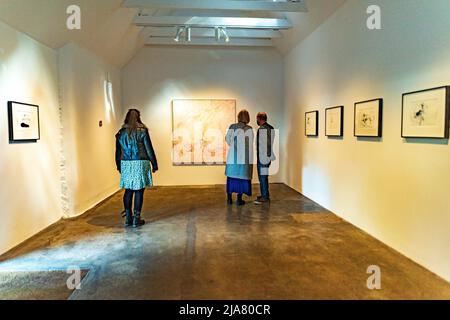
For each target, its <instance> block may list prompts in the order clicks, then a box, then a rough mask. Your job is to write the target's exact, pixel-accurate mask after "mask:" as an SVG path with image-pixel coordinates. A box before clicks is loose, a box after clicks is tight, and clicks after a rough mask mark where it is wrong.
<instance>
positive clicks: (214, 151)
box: [172, 99, 236, 166]
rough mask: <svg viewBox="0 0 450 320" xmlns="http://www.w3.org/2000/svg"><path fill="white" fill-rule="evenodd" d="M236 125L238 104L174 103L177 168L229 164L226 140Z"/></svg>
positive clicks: (209, 102)
mask: <svg viewBox="0 0 450 320" xmlns="http://www.w3.org/2000/svg"><path fill="white" fill-rule="evenodd" d="M235 122H236V100H214V99H207V100H196V99H194V100H173V102H172V129H173V132H172V148H173V149H172V150H173V164H174V165H178V166H180V165H185V166H186V165H188V166H189V165H190V166H195V165H197V166H198V165H224V164H226V160H227V158H226V157H227V151H228V145H227V143H226V142H225V136H226V134H227V130H228V128H229V126H230V125H231V124H233V123H235Z"/></svg>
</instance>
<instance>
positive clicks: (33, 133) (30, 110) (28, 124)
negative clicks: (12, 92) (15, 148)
mask: <svg viewBox="0 0 450 320" xmlns="http://www.w3.org/2000/svg"><path fill="white" fill-rule="evenodd" d="M8 120H9V141H10V142H36V141H38V140H39V139H40V138H41V137H40V127H39V106H36V105H33V104H27V103H21V102H15V101H9V102H8Z"/></svg>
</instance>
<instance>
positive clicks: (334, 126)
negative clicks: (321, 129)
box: [325, 106, 344, 137]
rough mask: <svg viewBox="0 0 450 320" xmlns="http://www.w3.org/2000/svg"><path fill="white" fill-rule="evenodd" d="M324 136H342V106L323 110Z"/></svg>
mask: <svg viewBox="0 0 450 320" xmlns="http://www.w3.org/2000/svg"><path fill="white" fill-rule="evenodd" d="M325 135H326V136H327V137H343V136H344V106H338V107H332V108H327V109H325Z"/></svg>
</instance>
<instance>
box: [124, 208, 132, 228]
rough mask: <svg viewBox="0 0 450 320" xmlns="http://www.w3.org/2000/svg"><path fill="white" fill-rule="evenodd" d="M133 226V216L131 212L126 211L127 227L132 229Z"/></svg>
mask: <svg viewBox="0 0 450 320" xmlns="http://www.w3.org/2000/svg"><path fill="white" fill-rule="evenodd" d="M132 225H133V215H132V214H131V210H125V227H131V226H132Z"/></svg>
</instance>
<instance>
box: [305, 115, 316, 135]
mask: <svg viewBox="0 0 450 320" xmlns="http://www.w3.org/2000/svg"><path fill="white" fill-rule="evenodd" d="M305 135H306V136H307V137H317V136H318V135H319V111H311V112H306V114H305Z"/></svg>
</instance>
